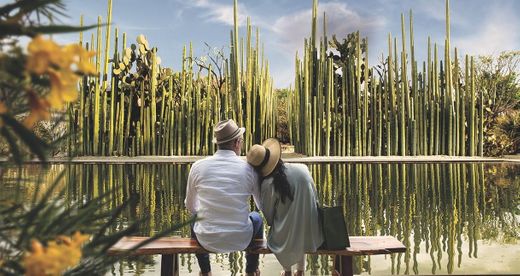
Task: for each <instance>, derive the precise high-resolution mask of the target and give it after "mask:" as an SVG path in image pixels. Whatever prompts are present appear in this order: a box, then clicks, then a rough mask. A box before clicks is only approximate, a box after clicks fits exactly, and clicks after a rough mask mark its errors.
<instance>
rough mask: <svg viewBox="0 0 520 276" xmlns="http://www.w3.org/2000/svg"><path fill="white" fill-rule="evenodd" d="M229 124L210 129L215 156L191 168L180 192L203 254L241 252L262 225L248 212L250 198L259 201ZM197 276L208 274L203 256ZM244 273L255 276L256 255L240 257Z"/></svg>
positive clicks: (239, 136)
mask: <svg viewBox="0 0 520 276" xmlns="http://www.w3.org/2000/svg"><path fill="white" fill-rule="evenodd" d="M244 131H245V129H244V128H239V127H238V126H237V124H236V123H235V121H233V120H231V119H230V120H224V121H220V122H219V123H218V124H217V125H216V126H215V127H214V129H213V134H214V139H213V143H216V144H217V151H216V152H215V154H214V155H213V156H211V157H208V158H205V159H203V160H199V161H197V162H195V163H194V164H193V166H192V167H191V170H190V174H189V176H188V186H187V188H186V200H185V201H184V203H185V205H186V208H187V209H188V210H189V211H190V212H191V213H192V214H197V217H198V218H199V219H200V220H198V221H196V222H195V223H194V225H193V228H192V237H193V238H196V239H197V241H198V242H199V244H200V245H201V246H202V247H204V248H205V249H206V250H208V251H211V252H216V253H226V252H234V251H240V250H244V249H245V248H246V247H247V246H248V245H249V244H250V243H251V242H252V240H253V239H257V238H263V223H262V219H261V217H260V215H259V214H258V213H257V212H251V213H250V212H249V199H250V196H251V195H252V196H253V198H254V200H255V203H256V205H257V207H259V202H260V197H259V192H258V190H259V189H258V181H259V179H258V175H257V174H256V172H255V171H254V168H253V167H251V166H250V165H249V164H248V163H247V162H246V161H245V160H242V159H240V157H239V156H240V153H241V150H242V144H243V142H244V140H243V134H244ZM196 256H197V260H198V262H199V267H200V270H201V275H211V266H210V263H209V254H196ZM246 261H247V264H246V274H247V275H260V272H259V271H258V254H246Z"/></svg>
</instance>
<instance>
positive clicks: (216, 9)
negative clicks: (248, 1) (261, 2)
mask: <svg viewBox="0 0 520 276" xmlns="http://www.w3.org/2000/svg"><path fill="white" fill-rule="evenodd" d="M190 5H192V6H193V7H197V8H200V9H202V10H204V13H203V14H202V15H201V17H202V18H206V20H207V21H212V22H220V23H224V24H226V25H228V26H233V20H234V19H233V5H225V4H220V3H216V2H215V1H209V0H193V1H192V2H191V3H190ZM238 10H239V12H238V25H239V26H243V25H245V23H246V19H247V17H248V16H249V13H248V12H247V10H246V8H245V7H244V5H242V4H238Z"/></svg>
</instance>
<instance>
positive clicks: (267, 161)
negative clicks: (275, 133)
mask: <svg viewBox="0 0 520 276" xmlns="http://www.w3.org/2000/svg"><path fill="white" fill-rule="evenodd" d="M281 155H282V146H281V145H280V142H278V140H277V139H275V138H269V139H267V140H265V141H264V142H263V143H262V145H258V144H257V145H253V146H252V147H251V149H250V150H249V152H248V153H247V162H248V163H249V164H250V165H251V166H253V167H255V168H256V169H257V170H258V171H259V172H260V173H261V174H262V176H268V175H270V174H271V173H272V172H273V170H274V168H276V165H277V164H278V160H280V158H281Z"/></svg>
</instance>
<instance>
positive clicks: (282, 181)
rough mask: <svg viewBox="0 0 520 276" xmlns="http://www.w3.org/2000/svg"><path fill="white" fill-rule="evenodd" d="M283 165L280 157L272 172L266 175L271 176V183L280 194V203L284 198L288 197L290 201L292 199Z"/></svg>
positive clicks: (292, 195)
mask: <svg viewBox="0 0 520 276" xmlns="http://www.w3.org/2000/svg"><path fill="white" fill-rule="evenodd" d="M285 169H286V167H285V165H284V163H283V161H282V159H280V160H279V161H278V164H276V167H275V168H274V170H273V172H272V173H271V174H270V175H268V176H266V178H267V177H273V185H274V190H275V191H276V192H277V193H278V194H279V195H280V198H281V200H282V203H285V199H287V198H289V199H290V200H291V201H293V199H294V194H293V191H292V190H291V185H289V181H288V180H287V175H285Z"/></svg>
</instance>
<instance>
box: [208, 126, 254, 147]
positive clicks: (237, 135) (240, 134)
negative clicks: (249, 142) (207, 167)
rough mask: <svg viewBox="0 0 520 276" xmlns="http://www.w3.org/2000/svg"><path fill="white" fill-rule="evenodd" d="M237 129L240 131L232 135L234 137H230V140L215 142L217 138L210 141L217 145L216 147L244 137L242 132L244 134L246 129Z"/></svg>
mask: <svg viewBox="0 0 520 276" xmlns="http://www.w3.org/2000/svg"><path fill="white" fill-rule="evenodd" d="M239 129H240V131H239V132H238V133H237V134H236V135H234V136H232V137H230V138H228V139H226V140H222V141H217V138H215V137H213V140H212V142H213V144H217V145H218V144H223V143H225V142H229V141H231V140H233V139H236V138H238V137H240V136H242V135H244V132H246V128H245V127H240V128H239Z"/></svg>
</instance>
